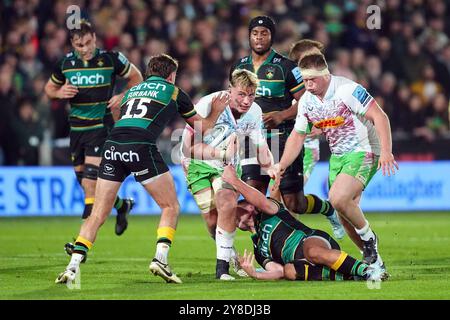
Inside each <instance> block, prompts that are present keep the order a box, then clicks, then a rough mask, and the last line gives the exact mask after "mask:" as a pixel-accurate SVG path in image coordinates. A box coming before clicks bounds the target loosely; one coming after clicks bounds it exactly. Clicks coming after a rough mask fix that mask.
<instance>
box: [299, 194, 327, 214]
mask: <svg viewBox="0 0 450 320" xmlns="http://www.w3.org/2000/svg"><path fill="white" fill-rule="evenodd" d="M305 198H306V203H307V205H306V211H305V213H309V214H317V213H320V214H323V215H325V216H327V217H328V216H331V215H332V214H333V210H334V209H333V207H332V206H331V203H330V202H329V201H327V200H322V199H320V198H319V197H318V196H316V195H314V194H307V195H305Z"/></svg>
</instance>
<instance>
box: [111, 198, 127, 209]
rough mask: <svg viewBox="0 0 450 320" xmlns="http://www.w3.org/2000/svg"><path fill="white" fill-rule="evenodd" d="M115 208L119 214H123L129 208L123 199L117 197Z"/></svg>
mask: <svg viewBox="0 0 450 320" xmlns="http://www.w3.org/2000/svg"><path fill="white" fill-rule="evenodd" d="M114 208H116V210H117V212H119V213H122V212H124V211H125V209H126V208H127V204H126V202H125V201H123V199H121V198H120V197H119V196H117V197H116V201H114Z"/></svg>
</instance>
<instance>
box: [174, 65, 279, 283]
mask: <svg viewBox="0 0 450 320" xmlns="http://www.w3.org/2000/svg"><path fill="white" fill-rule="evenodd" d="M257 86H258V79H257V77H256V75H255V74H254V73H253V72H250V71H248V70H244V69H238V70H235V71H234V72H233V74H232V76H231V80H230V87H229V90H228V92H229V96H230V103H229V105H228V106H227V107H226V108H225V110H224V111H223V112H222V114H221V115H220V116H219V118H218V119H217V122H216V124H215V125H214V128H213V130H212V132H211V133H209V134H207V135H206V136H205V137H204V138H203V139H202V140H201V141H198V142H196V141H195V137H194V131H193V128H191V127H190V126H189V125H187V126H186V128H185V130H184V133H183V143H182V148H183V150H182V155H183V158H182V164H183V168H184V170H185V173H186V179H187V183H188V188H189V190H190V192H191V193H192V195H193V196H194V199H195V201H196V203H197V205H198V207H199V208H200V211H201V213H202V215H203V217H204V219H205V221H206V223H207V228H208V231H209V233H210V235H211V236H212V237H213V238H214V239H215V241H216V254H217V262H216V278H217V279H220V280H234V277H232V276H231V275H230V274H229V264H230V260H232V259H233V258H236V255H235V254H234V250H233V242H234V236H235V230H236V223H235V220H236V216H235V211H236V203H237V198H238V193H237V192H235V190H234V189H233V187H232V186H230V185H229V184H227V183H224V182H223V181H222V178H221V174H222V171H223V167H224V163H225V162H228V163H232V164H234V165H235V166H236V168H237V171H238V172H239V175H240V174H241V167H240V157H239V154H238V153H236V150H235V149H234V148H233V145H234V144H235V142H234V141H235V139H236V135H238V136H239V138H244V137H249V138H250V140H251V141H252V143H253V144H254V145H256V146H257V148H258V149H257V159H258V163H259V164H260V165H261V167H263V168H267V169H268V168H270V167H272V165H273V157H272V155H271V153H270V150H269V147H268V146H267V143H266V140H265V138H264V135H263V131H262V127H263V120H262V111H261V108H260V107H259V106H258V104H256V103H255V102H254V100H255V91H256V88H257ZM221 94H223V91H221V92H214V93H212V94H209V95H207V96H205V97H203V98H202V99H200V101H199V102H198V103H197V104H196V106H195V110H196V111H197V112H198V114H200V115H201V116H203V117H206V116H207V115H208V114H209V112H210V110H211V102H212V101H213V99H214V98H215V97H217V96H220V95H221ZM234 268H235V271H236V272H237V273H238V274H239V275H241V276H242V275H245V274H242V273H241V274H240V273H239V268H238V267H237V266H236V264H235V262H234Z"/></svg>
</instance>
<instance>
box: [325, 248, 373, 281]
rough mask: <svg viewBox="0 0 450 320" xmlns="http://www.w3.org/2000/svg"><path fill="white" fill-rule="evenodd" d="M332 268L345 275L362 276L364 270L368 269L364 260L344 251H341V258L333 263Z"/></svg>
mask: <svg viewBox="0 0 450 320" xmlns="http://www.w3.org/2000/svg"><path fill="white" fill-rule="evenodd" d="M330 268H331V269H332V270H335V271H336V272H339V273H342V274H345V275H352V276H360V277H362V276H363V274H364V271H366V269H367V264H365V263H364V262H362V261H359V260H356V259H355V258H353V257H351V256H349V255H348V254H347V253H345V252H344V251H341V254H340V256H339V258H338V259H337V260H336V261H335V262H334V263H333V265H332V266H331V267H330Z"/></svg>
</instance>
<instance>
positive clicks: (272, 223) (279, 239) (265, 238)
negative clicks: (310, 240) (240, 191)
mask: <svg viewBox="0 0 450 320" xmlns="http://www.w3.org/2000/svg"><path fill="white" fill-rule="evenodd" d="M270 200H272V201H273V202H274V203H276V204H277V205H278V207H279V210H278V212H277V213H276V214H275V215H270V214H267V213H264V212H260V213H258V215H257V216H256V225H255V228H256V233H255V234H253V235H252V240H253V246H254V252H255V258H256V261H257V262H258V263H259V264H260V265H261V266H263V267H264V266H265V265H266V264H267V263H268V262H270V261H274V262H277V263H279V264H282V265H285V264H287V263H289V262H291V261H293V260H294V259H296V258H297V259H298V258H302V257H303V253H302V251H303V248H302V240H303V239H304V238H305V237H306V236H308V235H309V234H311V233H312V232H313V230H312V229H310V228H309V227H307V226H305V225H304V224H302V223H301V222H300V221H298V220H297V219H295V218H294V217H293V216H292V215H291V214H290V213H289V212H288V211H287V209H286V208H285V207H284V205H283V204H281V203H280V202H278V201H276V200H274V199H270Z"/></svg>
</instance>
